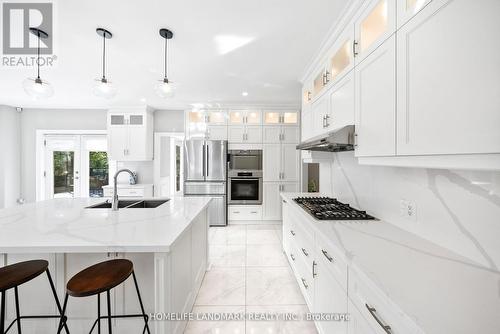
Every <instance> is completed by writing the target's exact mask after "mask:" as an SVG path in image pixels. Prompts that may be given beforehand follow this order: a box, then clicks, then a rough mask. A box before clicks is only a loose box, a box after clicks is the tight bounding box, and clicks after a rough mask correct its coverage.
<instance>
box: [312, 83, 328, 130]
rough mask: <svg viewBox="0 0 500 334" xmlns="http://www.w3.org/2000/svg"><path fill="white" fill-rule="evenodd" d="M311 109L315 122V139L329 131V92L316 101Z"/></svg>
mask: <svg viewBox="0 0 500 334" xmlns="http://www.w3.org/2000/svg"><path fill="white" fill-rule="evenodd" d="M311 109H312V113H313V122H314V126H313V133H312V136H313V137H314V136H317V135H320V134H322V133H325V132H326V131H327V130H328V129H327V126H326V116H327V115H329V114H330V106H329V99H328V92H327V93H326V94H324V95H322V96H321V97H320V98H319V99H317V100H316V101H314V103H313V104H312V107H311Z"/></svg>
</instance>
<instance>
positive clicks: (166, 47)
mask: <svg viewBox="0 0 500 334" xmlns="http://www.w3.org/2000/svg"><path fill="white" fill-rule="evenodd" d="M167 54H168V39H167V38H165V67H164V68H165V76H164V79H163V81H168V78H167Z"/></svg>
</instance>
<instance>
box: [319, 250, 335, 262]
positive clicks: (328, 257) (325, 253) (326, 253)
mask: <svg viewBox="0 0 500 334" xmlns="http://www.w3.org/2000/svg"><path fill="white" fill-rule="evenodd" d="M321 253H323V255H324V256H325V257H326V259H327V260H328V261H330V262H333V257H331V256H330V255H328V252H327V251H326V250H324V249H322V250H321Z"/></svg>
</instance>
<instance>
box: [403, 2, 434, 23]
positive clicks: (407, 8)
mask: <svg viewBox="0 0 500 334" xmlns="http://www.w3.org/2000/svg"><path fill="white" fill-rule="evenodd" d="M429 2H431V0H399V2H398V6H397V7H398V29H399V28H400V27H401V26H402V25H403V24H405V23H406V22H408V20H410V19H411V18H412V17H413V16H415V15H416V14H417V13H418V12H420V11H421V10H422V9H423V8H424V7H425V6H426V5H427V4H428V3H429Z"/></svg>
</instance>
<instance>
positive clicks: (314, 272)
mask: <svg viewBox="0 0 500 334" xmlns="http://www.w3.org/2000/svg"><path fill="white" fill-rule="evenodd" d="M317 265H318V264H317V263H316V261H313V264H312V273H313V278H314V277H316V276H318V274H317V273H316V266H317Z"/></svg>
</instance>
